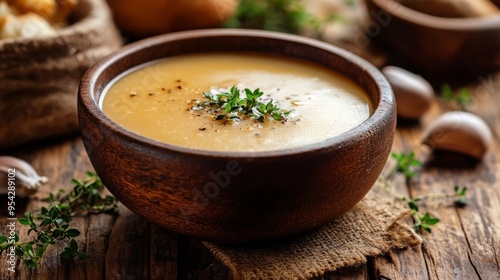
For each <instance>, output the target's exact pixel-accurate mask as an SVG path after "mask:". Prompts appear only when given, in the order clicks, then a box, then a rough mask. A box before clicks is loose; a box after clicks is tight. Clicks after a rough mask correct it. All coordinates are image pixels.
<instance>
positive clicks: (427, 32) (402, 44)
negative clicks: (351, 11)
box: [365, 0, 500, 79]
mask: <svg viewBox="0 0 500 280" xmlns="http://www.w3.org/2000/svg"><path fill="white" fill-rule="evenodd" d="M493 2H494V3H495V4H496V5H497V6H498V5H500V3H499V2H500V1H498V0H495V1H493ZM365 3H366V6H367V8H368V14H369V16H370V20H371V22H370V28H369V29H368V32H370V34H368V36H369V37H371V38H373V39H374V40H376V41H378V42H380V43H382V44H384V45H385V46H387V47H388V48H390V49H392V50H394V51H395V52H397V53H398V54H399V55H400V56H402V57H404V59H405V60H407V61H408V62H410V63H411V64H413V65H414V66H416V67H417V68H419V70H421V71H422V74H426V75H429V76H430V75H432V76H434V77H441V78H444V79H446V78H451V77H455V78H457V77H468V78H475V77H477V76H478V75H480V74H483V73H487V72H490V71H492V70H495V69H498V68H500V14H498V15H497V16H491V17H476V18H444V17H436V16H432V15H428V14H424V13H421V12H418V11H415V10H412V9H410V8H407V7H405V6H403V5H401V4H400V3H399V2H397V1H394V0H365Z"/></svg>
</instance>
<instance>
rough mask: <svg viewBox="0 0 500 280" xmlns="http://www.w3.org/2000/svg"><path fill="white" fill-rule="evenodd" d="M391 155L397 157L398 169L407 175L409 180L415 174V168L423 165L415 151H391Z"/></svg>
mask: <svg viewBox="0 0 500 280" xmlns="http://www.w3.org/2000/svg"><path fill="white" fill-rule="evenodd" d="M391 156H392V157H393V158H394V159H396V161H397V165H396V171H397V172H399V173H401V174H403V175H405V177H406V179H407V180H409V179H411V178H413V176H414V175H415V168H417V167H419V166H420V165H421V162H420V161H419V160H418V159H416V158H415V153H414V152H410V153H403V152H402V153H391Z"/></svg>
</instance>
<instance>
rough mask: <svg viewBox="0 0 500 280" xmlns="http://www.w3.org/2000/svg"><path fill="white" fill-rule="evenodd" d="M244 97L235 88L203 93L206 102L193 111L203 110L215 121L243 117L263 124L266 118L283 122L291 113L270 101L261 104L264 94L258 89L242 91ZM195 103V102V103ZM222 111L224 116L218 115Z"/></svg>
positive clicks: (195, 107)
mask: <svg viewBox="0 0 500 280" xmlns="http://www.w3.org/2000/svg"><path fill="white" fill-rule="evenodd" d="M244 92H245V95H246V97H244V98H242V97H241V96H240V93H241V90H240V89H239V88H237V87H236V86H233V87H231V89H230V90H229V91H221V92H215V93H214V92H204V93H203V95H204V96H205V97H206V98H207V99H208V101H205V102H202V103H200V104H198V105H196V106H194V107H193V109H195V110H199V109H205V110H207V111H209V112H210V113H212V114H215V117H214V119H215V120H240V119H242V118H245V117H249V118H253V119H255V120H257V121H258V122H264V120H265V119H266V118H267V117H272V118H273V119H274V120H276V121H285V120H286V117H287V116H288V115H289V114H290V112H291V111H284V110H282V109H281V108H279V107H278V106H277V105H276V104H274V103H273V100H272V99H269V100H268V101H267V102H262V101H263V100H262V99H260V97H262V95H264V92H262V91H260V89H255V90H253V91H252V90H250V89H248V88H245V89H244ZM195 103H196V101H195ZM221 111H224V112H225V113H224V114H220V112H221Z"/></svg>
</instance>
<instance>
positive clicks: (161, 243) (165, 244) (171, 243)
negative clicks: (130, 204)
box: [149, 224, 178, 280]
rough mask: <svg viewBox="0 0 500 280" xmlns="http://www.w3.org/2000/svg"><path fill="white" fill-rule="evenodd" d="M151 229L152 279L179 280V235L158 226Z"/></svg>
mask: <svg viewBox="0 0 500 280" xmlns="http://www.w3.org/2000/svg"><path fill="white" fill-rule="evenodd" d="M150 227H151V256H150V260H151V261H150V265H149V271H150V278H151V279H160V280H163V279H177V250H178V248H177V234H175V233H173V232H170V231H168V230H165V229H162V228H160V227H158V226H156V225H153V224H150Z"/></svg>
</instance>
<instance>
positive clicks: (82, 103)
mask: <svg viewBox="0 0 500 280" xmlns="http://www.w3.org/2000/svg"><path fill="white" fill-rule="evenodd" d="M221 51H255V52H261V53H273V54H280V55H284V56H288V57H294V58H301V59H305V60H308V61H312V62H314V63H317V64H320V65H323V66H326V67H328V68H330V69H333V70H336V71H339V72H341V73H343V74H344V75H346V76H347V77H349V78H351V79H352V80H353V81H355V82H356V83H358V84H359V85H361V87H362V88H363V89H364V90H365V91H366V92H367V93H368V95H369V97H370V99H371V101H372V102H373V107H374V112H373V114H372V115H371V116H370V117H369V119H368V120H366V121H365V122H363V123H362V124H360V125H359V126H357V127H355V128H354V129H352V130H350V131H348V132H346V133H344V134H341V135H340V136H336V137H332V138H330V139H328V140H326V141H324V142H321V143H316V144H312V145H307V146H303V147H299V148H294V149H288V150H278V151H271V152H213V151H203V150H195V149H189V148H183V147H178V146H173V145H169V144H165V143H160V142H158V141H155V140H151V139H148V138H146V137H143V136H140V135H137V134H134V133H132V132H130V131H128V130H126V129H124V128H123V127H121V126H119V125H118V124H116V123H114V122H113V121H112V120H110V119H109V118H107V117H106V115H105V114H104V113H103V112H102V111H101V109H100V108H99V106H98V104H97V102H98V100H99V98H100V96H101V94H102V92H103V89H104V87H105V86H106V85H107V84H108V83H109V82H110V81H111V80H112V79H113V78H115V77H116V76H117V75H119V74H120V73H122V72H124V71H126V70H127V69H130V68H132V67H135V66H137V65H139V64H142V63H145V62H148V61H152V60H155V59H159V58H164V57H169V56H175V55H180V54H186V53H197V52H221ZM78 110H79V121H80V129H81V134H82V138H83V142H84V144H85V148H86V149H87V153H88V155H89V157H90V160H91V162H92V164H93V165H94V167H95V170H96V172H97V174H98V175H99V176H100V177H101V179H102V181H103V182H104V184H105V185H106V186H107V188H108V189H109V190H110V191H111V192H112V193H113V194H114V195H115V196H116V197H117V198H118V199H119V201H121V202H122V203H123V204H124V205H125V206H126V207H128V208H129V209H130V210H132V211H133V212H135V213H136V214H138V215H139V216H142V217H144V218H146V219H147V220H149V221H151V222H152V223H155V224H157V225H159V226H162V227H164V228H167V229H170V230H173V231H175V232H178V233H181V234H186V235H190V236H195V237H198V238H201V239H205V240H212V241H216V242H223V243H242V242H250V241H258V240H265V239H272V238H278V237H282V236H287V235H291V234H297V233H300V232H304V231H307V230H309V229H312V228H315V227H317V226H319V225H321V224H324V223H326V222H329V221H331V220H333V219H334V218H336V217H338V216H339V215H342V214H343V213H344V212H346V211H347V210H349V209H351V208H352V207H353V206H354V205H355V204H356V203H357V202H358V201H360V200H361V199H362V198H363V197H364V196H365V194H366V193H367V192H368V191H369V190H370V188H371V187H372V185H373V183H374V182H375V180H376V179H377V177H378V176H379V174H380V172H381V170H382V167H383V166H384V164H385V162H386V160H387V157H388V154H389V152H390V149H391V145H392V141H393V136H394V130H395V122H396V115H395V103H394V98H393V94H392V91H391V88H390V86H389V84H388V82H387V81H386V79H385V78H384V76H383V75H382V74H381V73H380V72H379V71H378V70H377V69H376V68H375V67H374V66H372V65H370V64H369V63H368V62H366V61H364V60H363V59H361V58H359V57H357V56H355V55H353V54H351V53H349V52H347V51H344V50H342V49H339V48H337V47H334V46H331V45H329V44H326V43H322V42H318V41H315V40H312V39H307V38H303V37H298V36H293V35H286V34H280V33H274V32H265V31H250V30H228V29H224V30H223V29H216V30H201V31H188V32H180V33H172V34H168V35H162V36H159V37H153V38H149V39H145V40H143V41H139V42H136V43H133V44H131V45H128V46H126V47H125V48H123V49H122V50H121V51H119V52H117V53H115V54H113V55H111V56H109V57H107V58H106V59H104V60H102V61H100V62H99V63H97V64H96V65H94V66H93V67H92V68H90V69H89V70H88V71H87V73H86V74H85V75H84V76H83V79H82V82H81V85H80V91H79V99H78Z"/></svg>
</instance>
